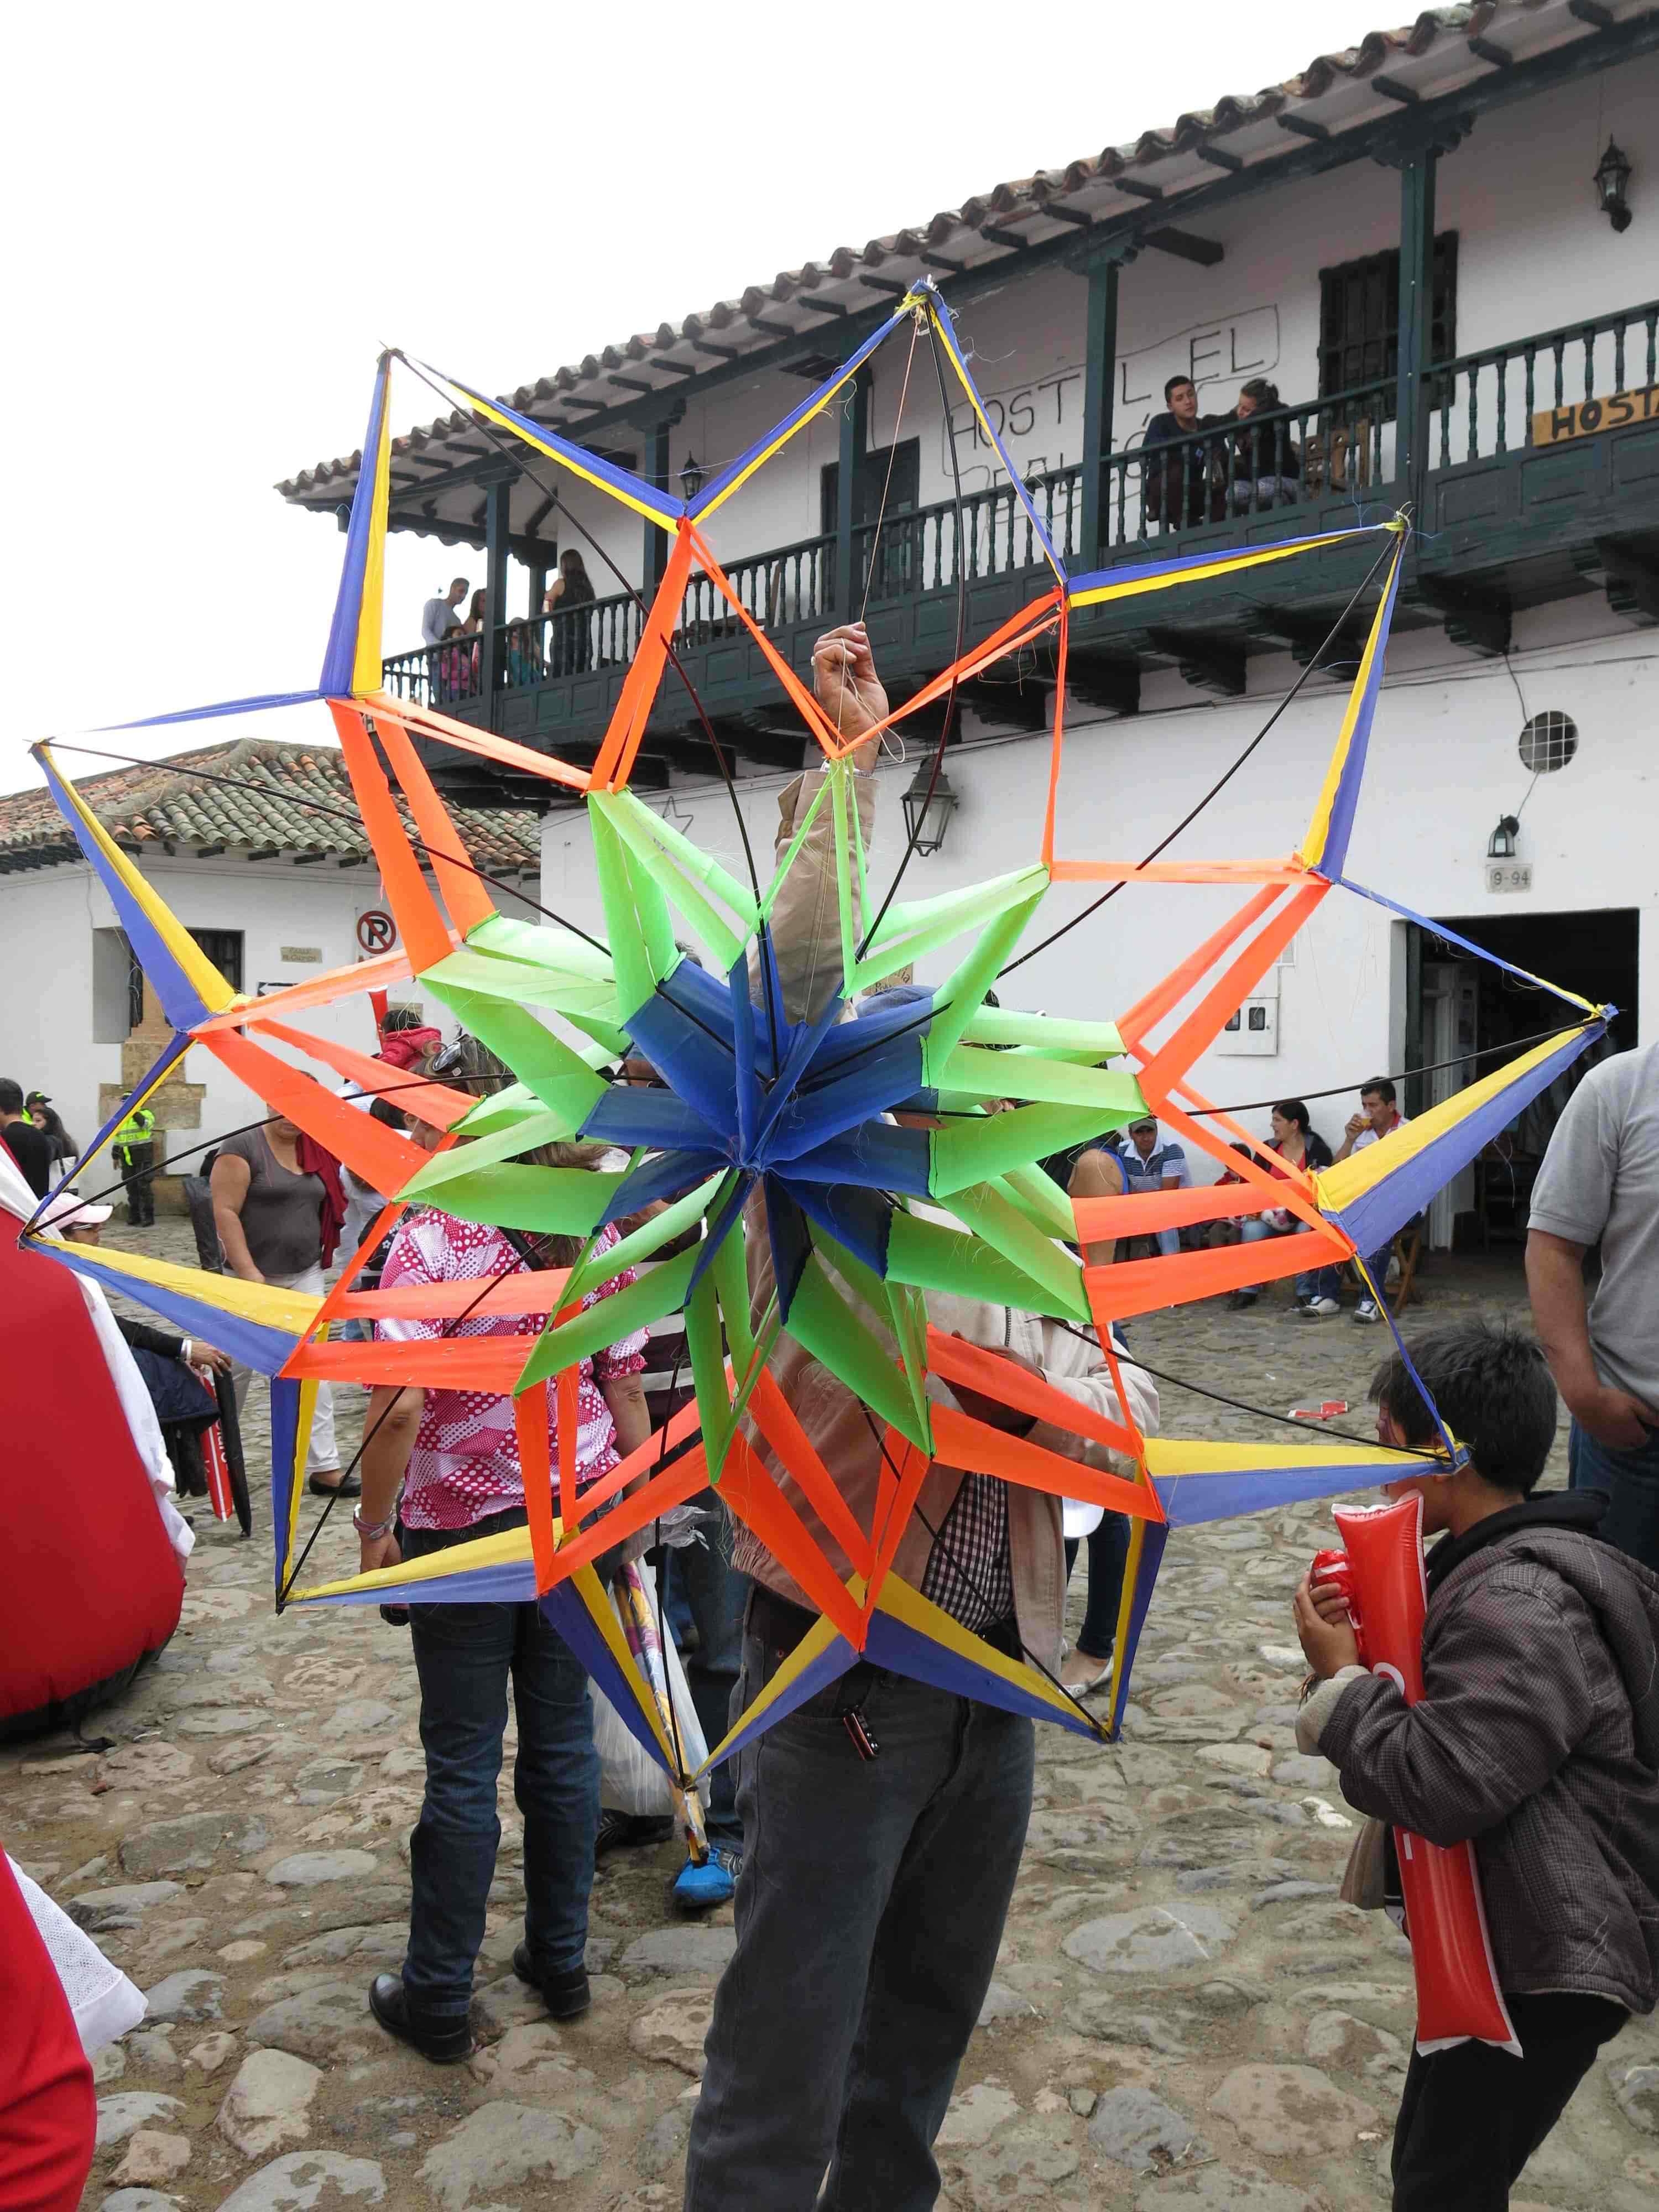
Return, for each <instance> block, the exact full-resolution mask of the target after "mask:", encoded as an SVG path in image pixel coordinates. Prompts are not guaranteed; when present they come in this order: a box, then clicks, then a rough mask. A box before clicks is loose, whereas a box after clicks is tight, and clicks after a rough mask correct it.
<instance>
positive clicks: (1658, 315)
mask: <svg viewBox="0 0 1659 2212" xmlns="http://www.w3.org/2000/svg"><path fill="white" fill-rule="evenodd" d="M1656 383H1659V300H1650V301H1648V302H1647V303H1646V305H1645V306H1644V307H1624V308H1620V310H1619V311H1618V312H1617V313H1614V314H1609V315H1602V316H1600V317H1598V318H1597V319H1595V321H1593V322H1587V323H1571V324H1569V325H1566V326H1565V328H1563V329H1561V330H1559V331H1543V332H1542V333H1541V335H1539V336H1538V337H1528V338H1518V339H1515V340H1512V341H1511V342H1510V343H1509V344H1507V345H1501V346H1488V347H1487V348H1486V350H1485V351H1484V352H1483V353H1466V354H1460V355H1459V356H1457V358H1456V359H1455V361H1449V362H1441V363H1439V364H1438V365H1437V367H1436V368H1435V369H1434V371H1433V374H1432V383H1431V400H1430V434H1431V435H1430V446H1429V452H1428V456H1427V458H1428V460H1429V464H1430V465H1431V467H1433V468H1437V469H1449V468H1456V467H1458V466H1460V465H1462V463H1463V462H1465V461H1476V460H1486V459H1491V458H1492V457H1493V456H1495V455H1498V454H1502V453H1513V452H1515V451H1516V449H1517V448H1519V447H1524V446H1530V445H1531V444H1533V442H1534V439H1533V416H1534V415H1535V414H1541V413H1542V412H1544V411H1545V410H1555V409H1557V408H1565V407H1572V406H1577V405H1578V404H1581V403H1582V402H1583V401H1584V400H1586V399H1607V398H1614V397H1616V396H1617V395H1618V394H1619V393H1620V392H1632V391H1635V392H1639V391H1642V390H1643V389H1644V387H1647V386H1651V385H1653V384H1656Z"/></svg>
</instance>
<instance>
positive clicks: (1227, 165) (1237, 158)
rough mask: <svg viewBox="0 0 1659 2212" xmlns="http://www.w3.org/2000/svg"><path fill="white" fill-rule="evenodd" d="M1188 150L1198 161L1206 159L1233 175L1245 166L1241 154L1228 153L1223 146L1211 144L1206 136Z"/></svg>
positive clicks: (1213, 165)
mask: <svg viewBox="0 0 1659 2212" xmlns="http://www.w3.org/2000/svg"><path fill="white" fill-rule="evenodd" d="M1188 150H1189V151H1190V152H1192V153H1194V154H1196V155H1197V156H1198V158H1199V160H1200V161H1208V162H1209V163H1210V165H1211V167H1213V168H1217V169H1225V170H1227V171H1228V172H1229V173H1231V174H1232V175H1233V176H1237V174H1238V172H1239V171H1240V170H1241V169H1242V168H1243V167H1244V166H1245V163H1244V157H1243V155H1242V154H1230V153H1229V152H1228V151H1227V149H1226V148H1225V146H1212V145H1211V143H1209V141H1208V139H1206V138H1205V139H1200V141H1199V143H1198V144H1197V145H1196V146H1194V147H1192V148H1190V149H1188Z"/></svg>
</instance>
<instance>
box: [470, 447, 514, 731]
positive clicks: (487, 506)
mask: <svg viewBox="0 0 1659 2212" xmlns="http://www.w3.org/2000/svg"><path fill="white" fill-rule="evenodd" d="M517 477H518V471H517V470H516V469H513V471H512V473H511V474H510V475H503V476H502V477H500V478H498V479H496V480H495V481H492V482H491V483H487V484H486V485H485V486H484V626H483V636H482V637H481V638H480V639H479V641H478V643H479V647H480V651H479V654H478V685H479V689H480V690H481V691H482V692H483V699H484V724H485V726H486V728H489V729H492V730H493V729H495V727H496V726H497V717H498V715H499V713H500V709H501V698H500V693H499V690H498V688H497V687H498V685H499V683H500V680H501V624H502V623H504V622H505V621H506V620H507V532H508V529H509V520H508V515H507V507H508V502H509V501H511V499H512V496H513V483H514V482H515V480H516V478H517Z"/></svg>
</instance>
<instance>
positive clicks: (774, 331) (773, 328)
mask: <svg viewBox="0 0 1659 2212" xmlns="http://www.w3.org/2000/svg"><path fill="white" fill-rule="evenodd" d="M749 327H750V330H751V331H765V333H766V335H767V337H769V338H798V337H802V336H804V335H805V333H804V332H802V331H798V330H797V329H796V328H795V326H794V325H793V323H769V322H768V321H767V320H766V319H765V317H764V316H763V315H750V318H749Z"/></svg>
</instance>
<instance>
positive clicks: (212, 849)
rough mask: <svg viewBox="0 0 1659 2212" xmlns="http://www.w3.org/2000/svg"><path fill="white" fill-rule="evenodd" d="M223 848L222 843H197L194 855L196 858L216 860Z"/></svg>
mask: <svg viewBox="0 0 1659 2212" xmlns="http://www.w3.org/2000/svg"><path fill="white" fill-rule="evenodd" d="M224 849H225V848H224V847H223V846H222V845H198V846H197V848H196V857H197V860H217V859H218V857H219V855H220V854H221V853H222V852H223V851H224Z"/></svg>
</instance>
